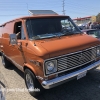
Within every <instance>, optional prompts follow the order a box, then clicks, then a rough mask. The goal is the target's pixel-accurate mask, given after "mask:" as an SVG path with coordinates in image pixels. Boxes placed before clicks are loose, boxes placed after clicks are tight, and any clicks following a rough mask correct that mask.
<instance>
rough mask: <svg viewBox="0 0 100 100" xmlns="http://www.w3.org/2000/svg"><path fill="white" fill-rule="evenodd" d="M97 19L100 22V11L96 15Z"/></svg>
mask: <svg viewBox="0 0 100 100" xmlns="http://www.w3.org/2000/svg"><path fill="white" fill-rule="evenodd" d="M96 21H97V22H99V23H100V13H98V15H97V16H96Z"/></svg>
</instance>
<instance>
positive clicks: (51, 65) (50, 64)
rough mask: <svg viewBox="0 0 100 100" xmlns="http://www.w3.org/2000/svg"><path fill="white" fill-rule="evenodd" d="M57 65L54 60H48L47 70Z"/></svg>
mask: <svg viewBox="0 0 100 100" xmlns="http://www.w3.org/2000/svg"><path fill="white" fill-rule="evenodd" d="M54 67H55V65H54V63H53V62H48V63H47V70H48V71H52V70H53V69H54Z"/></svg>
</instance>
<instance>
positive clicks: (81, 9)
mask: <svg viewBox="0 0 100 100" xmlns="http://www.w3.org/2000/svg"><path fill="white" fill-rule="evenodd" d="M64 9H65V14H66V15H68V16H70V17H71V18H72V19H73V18H77V17H78V18H80V17H87V16H92V15H97V14H98V13H100V0H64ZM28 10H53V11H55V12H57V13H58V14H61V15H62V14H63V12H62V10H63V0H0V24H2V23H5V22H7V21H9V20H12V19H15V18H18V17H22V16H27V15H28V16H29V15H30V14H29V13H28Z"/></svg>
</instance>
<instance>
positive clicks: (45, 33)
mask: <svg viewBox="0 0 100 100" xmlns="http://www.w3.org/2000/svg"><path fill="white" fill-rule="evenodd" d="M26 26H27V31H28V35H29V38H30V39H43V38H52V37H57V36H59V37H60V36H64V35H72V34H78V33H80V30H79V29H78V27H77V26H76V25H75V24H74V23H73V21H72V20H71V19H70V18H69V17H60V18H58V17H57V18H37V19H27V21H26Z"/></svg>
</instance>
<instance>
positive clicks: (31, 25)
mask: <svg viewBox="0 0 100 100" xmlns="http://www.w3.org/2000/svg"><path fill="white" fill-rule="evenodd" d="M26 5H27V10H28V15H29V16H30V14H29V9H28V3H26ZM29 20H30V29H31V31H32V33H33V29H32V23H31V19H30V18H29ZM34 46H36V44H35V40H34Z"/></svg>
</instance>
